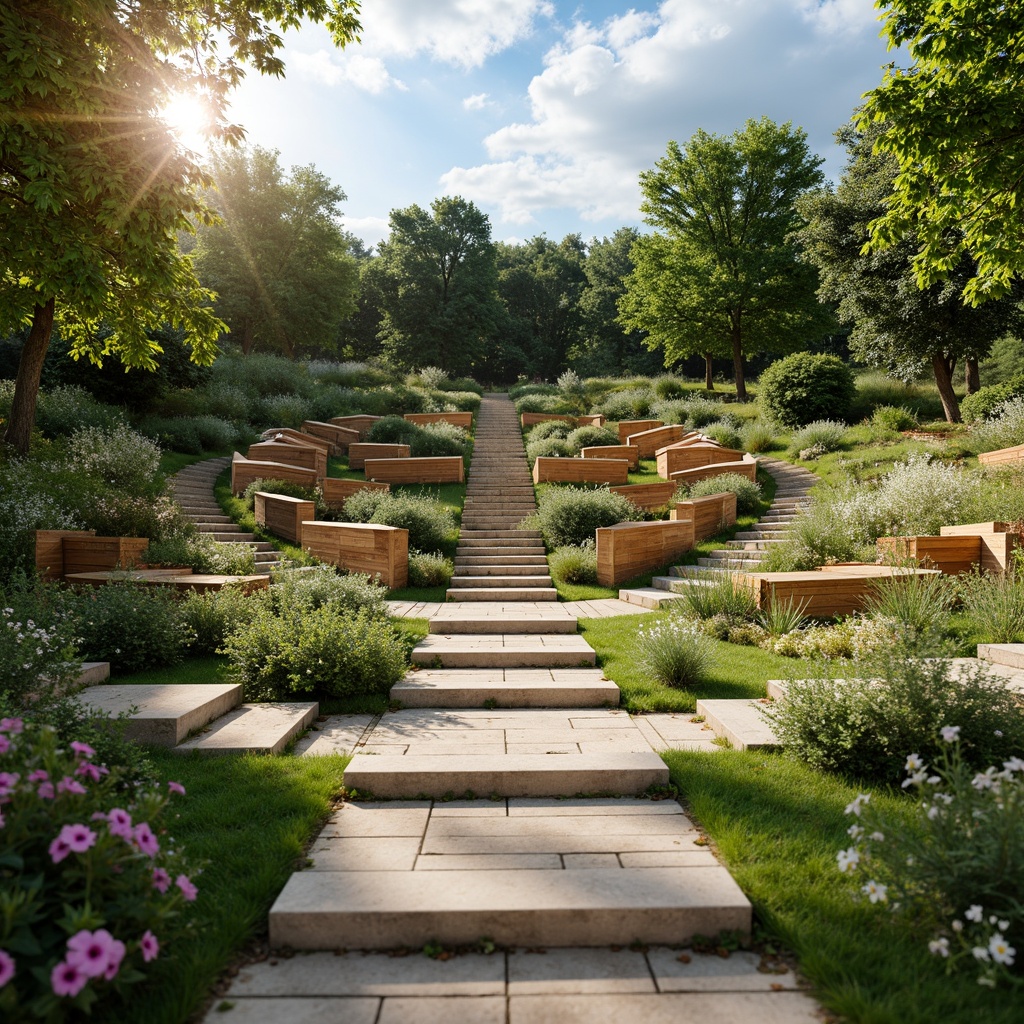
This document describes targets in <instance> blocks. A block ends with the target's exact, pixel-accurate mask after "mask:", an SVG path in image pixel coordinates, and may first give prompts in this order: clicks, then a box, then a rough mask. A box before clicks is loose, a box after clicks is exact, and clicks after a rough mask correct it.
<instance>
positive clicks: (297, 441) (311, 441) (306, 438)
mask: <svg viewBox="0 0 1024 1024" xmlns="http://www.w3.org/2000/svg"><path fill="white" fill-rule="evenodd" d="M260 437H261V439H262V440H263V441H264V442H267V441H273V442H278V443H281V444H294V445H298V446H299V447H300V448H316V449H317V450H318V451H321V452H323V453H324V455H330V453H331V442H330V441H328V440H327V439H326V438H323V437H317V436H316V435H315V434H306V433H304V432H303V431H301V430H292V428H291V427H274V429H273V430H264V431H263V433H262V434H261V435H260Z"/></svg>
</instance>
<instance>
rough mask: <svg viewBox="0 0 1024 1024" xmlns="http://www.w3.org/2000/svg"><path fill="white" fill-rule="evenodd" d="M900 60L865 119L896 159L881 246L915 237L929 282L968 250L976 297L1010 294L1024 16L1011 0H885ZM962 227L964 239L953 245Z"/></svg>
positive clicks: (1021, 131)
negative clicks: (903, 57)
mask: <svg viewBox="0 0 1024 1024" xmlns="http://www.w3.org/2000/svg"><path fill="white" fill-rule="evenodd" d="M877 6H878V7H879V8H881V9H882V10H883V11H884V12H885V29H884V31H885V34H886V35H887V36H888V39H889V44H890V46H891V47H897V46H902V47H904V48H905V50H906V53H907V54H908V55H909V57H910V58H911V61H912V66H911V67H910V68H909V69H901V68H898V67H896V66H895V65H890V66H889V68H888V69H887V71H886V73H885V77H884V79H883V81H882V84H881V85H880V86H879V87H878V88H877V89H875V90H874V91H873V92H871V93H869V94H868V95H867V97H866V99H867V102H866V104H865V106H864V108H863V110H862V113H861V115H860V122H859V123H860V127H861V128H862V129H865V128H867V126H868V125H870V124H871V123H872V122H877V123H878V124H879V125H880V126H881V129H882V131H881V134H880V135H879V137H878V141H877V143H876V145H877V146H878V148H879V149H880V150H881V151H883V152H886V153H890V154H892V155H893V156H894V157H895V158H896V161H897V174H896V178H895V181H894V187H893V193H892V195H891V196H890V198H889V199H888V201H887V203H886V206H885V209H884V210H883V211H881V212H880V214H879V216H878V217H877V218H876V219H875V221H874V222H873V223H872V226H871V243H870V244H871V246H872V247H873V248H884V247H887V246H897V247H898V246H902V245H903V244H904V243H905V241H906V238H907V237H908V235H912V236H913V237H914V238H915V239H916V246H917V248H916V250H915V253H914V258H913V268H914V272H915V274H916V276H917V282H918V284H919V285H920V287H922V288H926V287H928V286H930V285H933V284H935V283H937V282H939V281H944V280H946V279H948V278H951V277H955V276H956V275H957V274H958V273H959V272H960V270H961V268H962V267H963V263H962V260H961V256H962V255H963V254H964V253H966V254H967V255H968V256H970V257H971V259H972V261H973V263H974V272H973V273H972V275H971V277H970V279H969V280H968V281H967V282H966V283H965V285H964V286H963V289H962V292H963V297H964V299H965V300H966V301H967V302H970V303H972V304H978V303H980V302H983V301H985V300H986V299H989V298H997V297H999V296H1001V295H1006V294H1007V293H1008V292H1009V291H1010V289H1011V287H1012V286H1013V282H1014V280H1015V278H1016V277H1018V276H1019V275H1020V274H1021V272H1022V271H1024V221H1022V219H1021V210H1022V209H1024V102H1022V100H1021V97H1022V96H1024V59H1022V54H1024V17H1022V15H1021V7H1020V4H1019V3H1016V2H1010V3H1007V2H1006V0H880V2H879V3H878V4H877ZM953 233H955V236H956V239H957V241H956V244H955V245H953V246H951V245H950V238H951V235H952V234H953Z"/></svg>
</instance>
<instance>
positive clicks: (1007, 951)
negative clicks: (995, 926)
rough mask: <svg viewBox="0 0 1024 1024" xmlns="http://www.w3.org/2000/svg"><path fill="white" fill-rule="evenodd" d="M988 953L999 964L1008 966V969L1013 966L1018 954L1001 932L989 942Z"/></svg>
mask: <svg viewBox="0 0 1024 1024" xmlns="http://www.w3.org/2000/svg"><path fill="white" fill-rule="evenodd" d="M988 951H989V953H991V954H992V959H993V960H995V962H996V963H997V964H1006V966H1007V967H1010V966H1011V965H1012V964H1013V958H1014V955H1015V954H1016V952H1017V950H1015V949H1014V948H1013V946H1011V945H1010V944H1009V943H1008V942H1007V941H1006V939H1004V938H1003V936H1002V935H1001V934H1000V933H999V932H996V933H995V935H993V936H992V938H991V939H989V940H988Z"/></svg>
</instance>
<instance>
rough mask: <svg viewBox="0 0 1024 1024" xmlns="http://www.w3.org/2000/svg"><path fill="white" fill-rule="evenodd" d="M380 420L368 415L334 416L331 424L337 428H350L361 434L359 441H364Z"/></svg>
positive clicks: (377, 417)
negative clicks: (371, 428)
mask: <svg viewBox="0 0 1024 1024" xmlns="http://www.w3.org/2000/svg"><path fill="white" fill-rule="evenodd" d="M379 419H380V417H379V416H370V415H369V414H368V413H359V414H358V415H356V416H332V417H331V422H332V423H333V424H334V425H335V426H338V427H348V429H349V430H355V431H356V432H358V434H359V440H360V441H362V439H363V438H364V437H366V435H367V434H368V433H369V430H370V427H372V426H373V425H374V423H376V422H377V420H379Z"/></svg>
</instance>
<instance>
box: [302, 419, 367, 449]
mask: <svg viewBox="0 0 1024 1024" xmlns="http://www.w3.org/2000/svg"><path fill="white" fill-rule="evenodd" d="M302 432H303V433H304V434H312V435H313V436H314V437H321V438H323V439H324V440H325V441H327V442H328V443H329V444H330V445H331V454H332V455H342V454H344V453H345V452H347V451H348V446H349V445H350V444H352V442H353V441H358V440H359V431H358V430H349V428H348V427H339V426H338V425H337V424H335V423H322V422H321V421H320V420H303V422H302Z"/></svg>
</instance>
